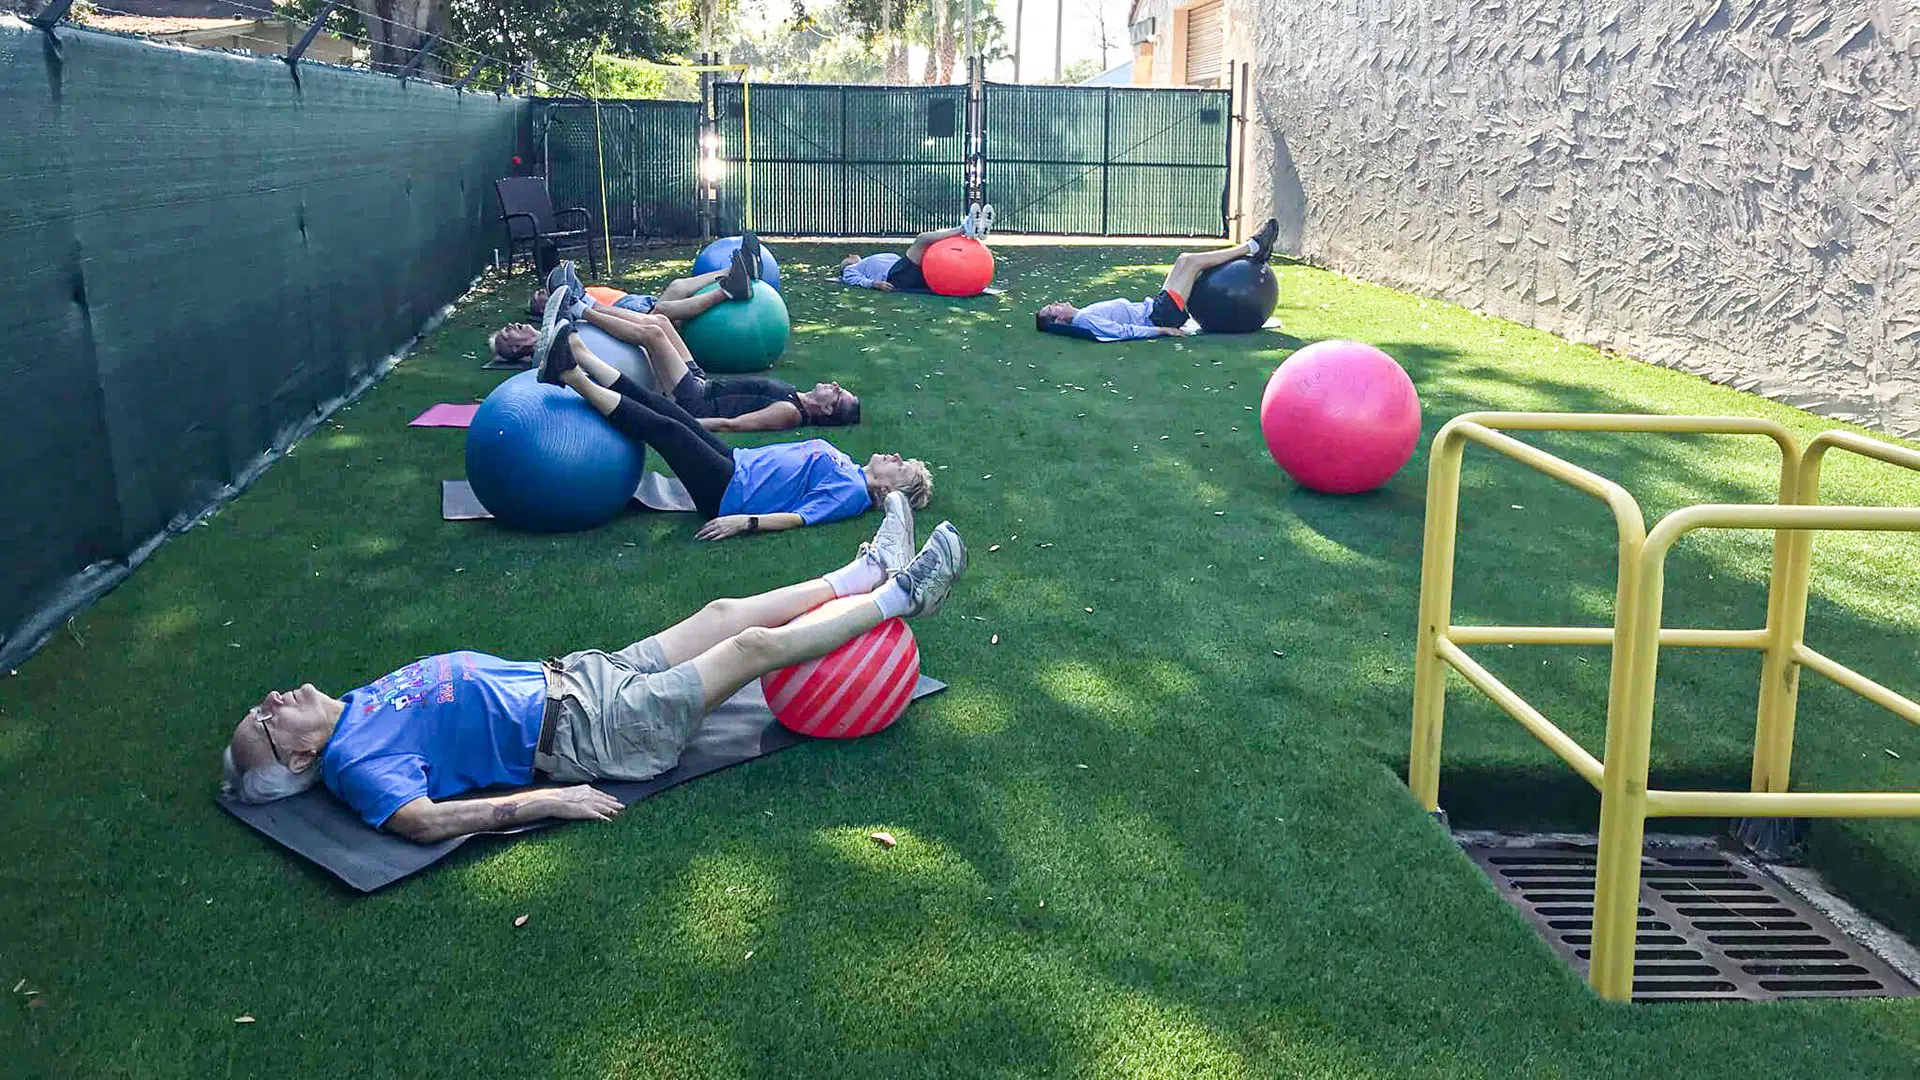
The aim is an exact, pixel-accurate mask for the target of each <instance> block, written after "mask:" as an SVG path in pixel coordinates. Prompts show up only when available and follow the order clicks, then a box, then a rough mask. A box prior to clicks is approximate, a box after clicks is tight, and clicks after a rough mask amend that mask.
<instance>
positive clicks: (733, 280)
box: [719, 244, 753, 300]
mask: <svg viewBox="0 0 1920 1080" xmlns="http://www.w3.org/2000/svg"><path fill="white" fill-rule="evenodd" d="M745 247H746V245H745V244H742V245H741V246H740V247H738V248H735V249H733V266H732V267H731V268H730V269H728V271H727V276H726V277H723V278H721V279H720V281H719V285H720V291H721V292H723V293H726V294H727V299H729V300H745V299H746V298H747V297H749V296H752V295H753V275H752V274H750V273H748V272H747V254H746V252H745V251H744V250H742V249H743V248H745Z"/></svg>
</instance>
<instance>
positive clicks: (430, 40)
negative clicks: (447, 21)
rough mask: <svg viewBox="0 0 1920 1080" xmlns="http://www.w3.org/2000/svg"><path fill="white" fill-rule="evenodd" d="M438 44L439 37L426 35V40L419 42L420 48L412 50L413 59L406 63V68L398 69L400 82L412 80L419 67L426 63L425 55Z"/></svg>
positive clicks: (437, 35)
mask: <svg viewBox="0 0 1920 1080" xmlns="http://www.w3.org/2000/svg"><path fill="white" fill-rule="evenodd" d="M438 44H440V35H439V34H428V35H427V40H425V41H423V42H421V43H420V47H419V48H418V49H415V50H414V53H413V59H411V60H409V61H407V66H406V67H403V68H401V69H400V74H399V78H400V79H401V80H402V81H405V80H407V79H411V78H413V75H414V73H415V72H417V71H419V70H420V65H421V64H422V63H425V62H426V59H427V54H428V53H430V52H432V51H433V47H434V46H435V45H438Z"/></svg>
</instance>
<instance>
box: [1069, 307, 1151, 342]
mask: <svg viewBox="0 0 1920 1080" xmlns="http://www.w3.org/2000/svg"><path fill="white" fill-rule="evenodd" d="M1072 322H1073V325H1075V326H1077V327H1079V328H1080V329H1082V330H1086V331H1088V332H1089V333H1091V334H1093V337H1094V340H1096V341H1129V340H1132V339H1135V338H1150V337H1159V336H1160V335H1161V334H1163V333H1164V332H1165V331H1163V330H1161V329H1160V328H1159V327H1157V326H1155V325H1153V301H1151V300H1122V299H1120V298H1119V297H1115V298H1114V299H1112V300H1102V301H1100V302H1099V303H1097V304H1088V305H1087V306H1086V307H1083V308H1081V309H1080V313H1079V314H1078V315H1075V316H1074V317H1073V319H1072Z"/></svg>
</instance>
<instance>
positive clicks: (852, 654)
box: [760, 619, 920, 739]
mask: <svg viewBox="0 0 1920 1080" xmlns="http://www.w3.org/2000/svg"><path fill="white" fill-rule="evenodd" d="M919 681H920V646H918V645H917V644H915V643H914V640H913V631H912V630H909V629H907V624H906V623H905V622H903V621H901V620H899V619H888V620H887V621H886V622H883V623H881V624H880V625H879V626H876V627H874V628H873V629H871V630H869V631H867V632H866V633H864V634H861V635H860V636H859V637H857V638H854V639H853V640H852V641H849V642H847V643H846V644H845V645H842V646H840V647H839V648H837V649H835V650H833V651H832V652H830V653H828V654H827V655H825V656H823V657H821V658H819V659H818V660H808V661H807V662H806V663H803V664H795V665H793V666H792V667H785V668H781V669H780V670H779V671H770V672H768V673H767V674H765V675H762V676H760V689H761V690H763V691H765V692H766V695H767V706H768V707H769V708H771V709H772V710H773V715H774V718H775V719H777V720H779V721H780V723H781V724H783V725H785V726H786V727H789V728H791V729H793V730H794V731H797V732H799V733H800V734H802V735H814V736H818V737H820V738H824V739H852V738H856V737H858V736H861V735H871V734H873V733H874V732H876V731H879V730H880V729H881V728H884V727H886V726H887V725H888V724H891V723H893V722H894V721H895V720H898V719H900V714H901V713H903V712H906V711H907V703H908V702H910V701H912V700H913V688H914V685H915V684H916V683H918V682H919Z"/></svg>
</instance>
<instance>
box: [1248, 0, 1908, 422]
mask: <svg viewBox="0 0 1920 1080" xmlns="http://www.w3.org/2000/svg"><path fill="white" fill-rule="evenodd" d="M1251 2H1252V4H1253V5H1254V7H1255V8H1256V9H1257V12H1258V17H1257V18H1256V19H1255V25H1256V27H1257V35H1258V41H1257V46H1258V48H1257V58H1256V60H1255V65H1256V66H1255V69H1254V71H1255V82H1256V94H1255V100H1256V107H1257V121H1256V123H1257V126H1259V127H1260V128H1261V129H1262V131H1261V136H1262V137H1260V138H1256V139H1253V140H1251V141H1250V143H1249V150H1250V152H1251V153H1252V154H1253V157H1252V158H1251V159H1250V161H1249V166H1248V174H1249V181H1250V183H1249V187H1248V210H1249V216H1250V217H1257V215H1255V214H1254V213H1253V211H1254V210H1255V208H1256V207H1268V206H1271V207H1272V208H1273V210H1274V212H1275V213H1276V214H1277V215H1278V216H1279V217H1280V218H1281V220H1282V222H1283V224H1284V226H1285V228H1284V230H1283V236H1284V237H1285V238H1286V239H1287V240H1289V241H1290V242H1291V244H1292V245H1293V247H1294V250H1296V251H1297V252H1299V253H1302V254H1304V255H1306V256H1307V257H1309V258H1311V259H1314V260H1316V261H1321V262H1324V263H1326V264H1328V265H1331V266H1335V267H1338V268H1341V269H1345V270H1349V271H1351V272H1353V273H1356V274H1358V275H1361V276H1365V277H1368V278H1371V279H1374V280H1378V281H1384V282H1388V283H1392V284H1398V285H1402V286H1405V287H1408V288H1412V289H1414V290H1417V291H1421V292H1425V293H1428V294H1431V295H1438V296H1444V297H1447V298H1449V299H1453V300H1457V301H1459V302H1461V303H1465V304H1468V305H1470V306H1473V307H1477V308H1480V309H1482V310H1486V311H1489V312H1492V313H1495V314H1499V315H1503V316H1506V317H1509V318H1513V319H1517V320H1520V321H1524V322H1529V323H1532V324H1534V325H1537V326H1541V327H1544V328H1547V329H1551V330H1554V331H1556V332H1560V333H1563V334H1566V335H1568V336H1570V337H1573V338H1576V339H1579V340H1585V341H1591V342H1594V343H1597V344H1603V345H1607V346H1610V347H1613V348H1617V349H1620V350H1623V351H1625V352H1628V353H1631V354H1633V355H1636V356H1639V357H1641V358H1643V359H1647V360H1650V361H1654V362H1657V363H1661V364H1667V365H1671V366H1673V367H1677V368H1681V369H1684V370H1687V371H1691V372H1695V373H1697V374H1700V375H1703V376H1706V377H1708V378H1711V379H1714V380H1716V381H1720V382H1725V383H1730V384H1733V385H1735V386H1739V387H1741V388H1743V389H1749V390H1753V391H1756V392H1758V393H1762V394H1766V395H1768V396H1770V397H1775V398H1779V399H1781V400H1784V401H1788V402H1791V403H1793V404H1796V405H1801V406H1804V407H1807V408H1811V409H1815V410H1818V411H1821V412H1825V413H1828V414H1830V415H1833V416H1836V417H1841V418H1844V419H1850V420H1856V421H1859V422H1861V423H1865V424H1869V425H1872V426H1875V427H1878V428H1881V429H1883V430H1886V431H1890V432H1894V433H1898V434H1913V433H1916V432H1920V184H1917V183H1916V180H1915V174H1916V173H1920V0H1832V2H1830V3H1817V2H1811V0H1683V2H1681V3H1676V4H1648V5H1636V4H1631V3H1625V2H1622V0H1614V2H1607V3H1581V2H1578V0H1520V2H1513V0H1323V2H1321V3H1308V4H1303V3H1299V2H1298V0H1251Z"/></svg>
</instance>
